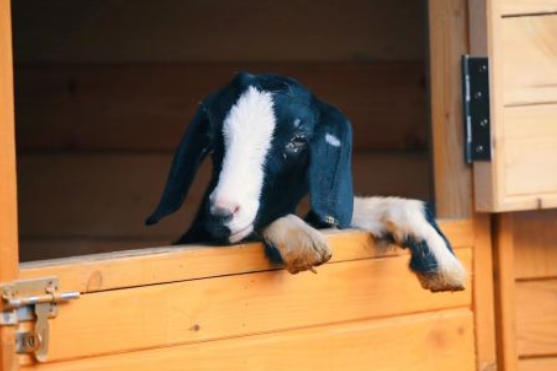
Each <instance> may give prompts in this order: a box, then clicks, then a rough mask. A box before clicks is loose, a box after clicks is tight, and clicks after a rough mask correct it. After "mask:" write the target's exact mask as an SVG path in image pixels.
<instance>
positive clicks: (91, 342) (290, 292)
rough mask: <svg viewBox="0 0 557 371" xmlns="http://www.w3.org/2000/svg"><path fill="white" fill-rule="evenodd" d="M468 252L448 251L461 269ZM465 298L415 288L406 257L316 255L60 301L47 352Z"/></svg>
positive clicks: (132, 344) (348, 316)
mask: <svg viewBox="0 0 557 371" xmlns="http://www.w3.org/2000/svg"><path fill="white" fill-rule="evenodd" d="M471 254H472V252H471V249H470V248H463V249H460V250H458V255H459V257H460V258H461V260H462V261H463V263H464V265H465V266H466V267H467V269H468V270H470V267H471V258H472V256H471ZM468 287H470V284H469V285H468ZM470 305H471V290H466V291H463V292H458V293H442V294H432V293H430V292H428V291H425V290H423V289H422V288H421V287H420V285H419V283H418V281H417V279H416V277H415V276H414V275H413V274H412V273H411V272H410V271H409V269H408V257H407V256H393V257H385V258H379V259H366V260H356V261H348V262H342V263H332V264H326V265H325V266H323V267H320V268H318V274H317V275H314V274H311V273H305V274H300V275H290V274H289V273H287V272H285V271H278V272H276V271H275V272H259V273H257V272H256V273H251V274H243V275H238V276H224V277H216V278H209V279H201V280H193V281H185V282H177V283H168V284H163V285H152V286H143V287H138V288H134V289H125V290H113V291H106V292H99V293H92V294H86V295H83V296H82V298H80V299H79V300H77V301H74V302H72V303H69V304H68V305H62V306H60V308H59V309H60V311H59V315H58V317H59V319H58V318H57V319H56V320H54V321H51V334H50V350H49V360H50V361H59V360H64V359H71V358H80V357H90V356H95V355H100V354H108V353H117V352H127V351H133V350H139V349H146V348H153V347H161V346H170V345H178V344H183V343H189V342H197V341H208V340H214V339H219V338H229V337H237V336H243V335H248V334H256V333H262V332H274V331H279V330H284V329H291V328H297V327H307V326H315V325H322V324H327V323H332V322H334V323H336V322H344V321H354V320H362V319H366V318H376V317H385V316H393V315H402V314H408V313H415V312H421V311H429V310H438V309H443V308H454V307H470ZM84 344H87V346H84Z"/></svg>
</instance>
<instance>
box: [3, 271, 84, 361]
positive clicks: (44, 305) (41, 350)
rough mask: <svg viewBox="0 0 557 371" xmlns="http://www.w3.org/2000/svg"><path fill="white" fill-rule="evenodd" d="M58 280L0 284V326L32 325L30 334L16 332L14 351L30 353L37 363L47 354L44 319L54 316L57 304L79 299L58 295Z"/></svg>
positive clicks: (46, 321) (43, 359) (72, 296)
mask: <svg viewBox="0 0 557 371" xmlns="http://www.w3.org/2000/svg"><path fill="white" fill-rule="evenodd" d="M58 289H59V286H58V278H57V277H47V278H39V279H30V280H21V281H14V282H11V283H6V284H1V285H0V293H1V295H2V315H1V317H0V325H11V326H17V325H18V324H19V323H20V322H26V321H36V322H35V325H34V326H33V328H32V330H29V331H17V332H16V350H17V353H20V354H28V353H33V354H34V355H35V358H36V360H37V361H39V362H44V361H46V357H47V354H48V339H49V325H48V319H49V318H54V317H56V315H57V314H58V303H61V302H65V301H68V300H72V299H77V298H79V295H80V294H79V292H64V293H60V292H58Z"/></svg>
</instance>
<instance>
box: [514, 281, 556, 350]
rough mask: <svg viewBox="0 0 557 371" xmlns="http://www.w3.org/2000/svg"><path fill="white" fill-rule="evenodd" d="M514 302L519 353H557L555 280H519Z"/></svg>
mask: <svg viewBox="0 0 557 371" xmlns="http://www.w3.org/2000/svg"><path fill="white" fill-rule="evenodd" d="M516 302H517V303H519V305H517V306H516V309H517V313H516V329H517V334H518V336H517V347H518V353H519V356H520V357H533V356H537V357H540V356H546V357H547V356H552V355H555V354H557V280H556V279H550V280H543V281H531V282H518V283H517V284H516Z"/></svg>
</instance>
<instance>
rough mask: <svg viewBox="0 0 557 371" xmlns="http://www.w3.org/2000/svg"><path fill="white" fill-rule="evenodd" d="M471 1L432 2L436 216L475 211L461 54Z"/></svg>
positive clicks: (463, 215)
mask: <svg viewBox="0 0 557 371" xmlns="http://www.w3.org/2000/svg"><path fill="white" fill-rule="evenodd" d="M467 16H468V13H467V1H466V0H450V1H448V0H444V1H438V0H430V1H429V39H430V40H429V48H430V49H429V55H430V57H429V70H430V76H429V77H430V94H431V96H430V104H431V126H432V129H431V130H432V140H433V169H434V179H435V180H434V187H435V205H436V210H437V215H438V216H440V217H446V218H450V217H453V218H468V217H471V215H472V202H471V200H472V174H471V170H470V168H469V167H468V166H467V165H466V163H465V161H464V149H463V145H464V139H463V130H462V128H463V122H462V92H461V90H462V89H461V76H460V58H461V56H462V55H463V54H466V53H467V52H468V28H467V22H468V20H467Z"/></svg>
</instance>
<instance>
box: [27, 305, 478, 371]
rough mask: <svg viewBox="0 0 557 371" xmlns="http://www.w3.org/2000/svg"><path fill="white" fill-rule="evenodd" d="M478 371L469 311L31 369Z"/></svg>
mask: <svg viewBox="0 0 557 371" xmlns="http://www.w3.org/2000/svg"><path fill="white" fill-rule="evenodd" d="M161 365H164V366H163V367H164V370H165V371H182V370H184V369H187V370H192V371H194V370H198V371H202V370H203V371H208V370H227V371H246V370H253V371H256V370H257V371H259V370H274V371H281V370H284V371H286V370H304V371H321V370H354V371H357V370H361V371H364V370H365V371H367V370H372V369H377V370H382V371H395V370H407V369H413V370H416V371H445V370H454V371H472V370H475V368H474V346H473V331H472V313H471V312H470V311H468V310H466V309H458V310H451V311H443V312H437V313H425V314H418V315H412V316H405V317H400V318H396V319H390V318H389V319H384V320H377V321H361V322H351V323H345V324H339V325H330V326H324V327H318V328H308V329H302V330H293V331H287V332H282V333H278V334H261V335H257V336H251V337H243V338H240V339H230V340H221V341H215V342H208V343H201V344H194V345H184V346H178V347H170V348H161V349H151V350H147V351H143V352H136V353H133V354H131V355H130V354H116V355H112V356H107V357H98V358H88V359H84V360H76V361H70V362H62V363H53V364H44V365H37V367H25V368H24V370H35V369H37V370H44V371H54V370H56V371H70V370H71V371H85V370H89V371H92V370H95V371H109V370H110V371H131V370H133V371H147V370H149V371H151V370H155V369H161V367H162V366H161Z"/></svg>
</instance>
